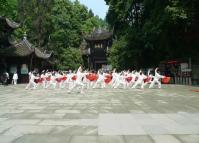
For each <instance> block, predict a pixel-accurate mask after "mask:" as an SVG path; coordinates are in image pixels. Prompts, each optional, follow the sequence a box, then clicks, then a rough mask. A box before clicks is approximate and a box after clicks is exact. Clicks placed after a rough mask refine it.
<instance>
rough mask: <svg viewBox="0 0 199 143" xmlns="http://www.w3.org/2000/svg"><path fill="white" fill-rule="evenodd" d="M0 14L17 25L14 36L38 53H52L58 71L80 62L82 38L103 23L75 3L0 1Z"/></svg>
mask: <svg viewBox="0 0 199 143" xmlns="http://www.w3.org/2000/svg"><path fill="white" fill-rule="evenodd" d="M0 13H1V14H0V15H2V16H5V17H8V18H11V19H13V20H15V21H17V22H19V23H20V24H21V27H20V28H19V29H17V30H16V32H15V35H16V37H17V38H19V39H21V38H22V37H23V34H24V32H26V33H27V35H28V40H29V41H30V42H31V43H33V44H34V45H35V46H37V47H39V48H42V50H50V51H53V55H54V57H55V59H56V61H57V63H58V64H56V66H57V68H59V69H75V68H77V67H78V66H79V65H80V64H81V63H83V62H82V56H81V53H80V49H79V47H80V44H81V42H82V41H83V36H84V35H85V34H87V33H90V32H91V31H92V30H93V29H94V28H95V27H103V26H105V25H106V22H105V21H104V20H102V19H100V18H99V17H98V16H95V15H94V14H93V12H92V10H89V9H88V8H87V7H86V6H84V5H82V4H80V3H79V1H78V0H75V1H70V0H42V1H38V0H31V1H27V0H1V2H0Z"/></svg>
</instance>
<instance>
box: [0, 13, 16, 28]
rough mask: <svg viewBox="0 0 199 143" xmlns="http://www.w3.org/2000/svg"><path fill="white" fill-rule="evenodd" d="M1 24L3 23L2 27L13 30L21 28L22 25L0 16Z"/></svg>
mask: <svg viewBox="0 0 199 143" xmlns="http://www.w3.org/2000/svg"><path fill="white" fill-rule="evenodd" d="M0 22H1V24H2V25H4V26H8V27H10V28H12V29H16V28H18V27H19V26H20V24H18V23H16V22H14V21H12V20H10V19H8V18H5V17H2V16H0Z"/></svg>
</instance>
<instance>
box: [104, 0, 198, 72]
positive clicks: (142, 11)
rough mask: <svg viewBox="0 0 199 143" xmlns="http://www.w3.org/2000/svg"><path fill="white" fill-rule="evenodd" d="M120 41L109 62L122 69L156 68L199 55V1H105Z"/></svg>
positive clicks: (108, 15)
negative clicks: (166, 61) (162, 62)
mask: <svg viewBox="0 0 199 143" xmlns="http://www.w3.org/2000/svg"><path fill="white" fill-rule="evenodd" d="M105 1H106V3H107V4H108V5H109V11H108V14H107V17H106V19H107V21H108V23H109V24H110V25H111V26H112V27H114V30H115V35H116V40H115V43H114V44H113V47H112V49H111V51H110V58H109V61H110V63H111V64H112V65H114V66H115V67H118V68H132V67H150V66H156V65H157V64H158V63H159V62H160V61H162V60H169V59H178V58H188V57H191V58H192V59H196V58H197V57H198V56H199V50H198V49H199V48H198V46H199V34H198V32H199V28H198V26H197V25H198V24H199V21H198V19H199V11H198V8H199V1H196V0H161V1H157V0H105Z"/></svg>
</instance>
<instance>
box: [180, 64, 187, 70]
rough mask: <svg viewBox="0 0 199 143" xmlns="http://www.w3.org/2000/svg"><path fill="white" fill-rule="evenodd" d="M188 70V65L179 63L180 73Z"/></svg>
mask: <svg viewBox="0 0 199 143" xmlns="http://www.w3.org/2000/svg"><path fill="white" fill-rule="evenodd" d="M188 68H189V65H188V63H181V64H180V69H181V71H183V70H186V69H188Z"/></svg>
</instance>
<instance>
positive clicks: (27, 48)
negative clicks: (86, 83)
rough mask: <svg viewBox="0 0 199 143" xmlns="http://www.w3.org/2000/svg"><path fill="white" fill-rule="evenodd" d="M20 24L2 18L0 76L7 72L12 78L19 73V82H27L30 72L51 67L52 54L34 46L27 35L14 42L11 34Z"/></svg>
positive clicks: (0, 20) (0, 30)
mask: <svg viewBox="0 0 199 143" xmlns="http://www.w3.org/2000/svg"><path fill="white" fill-rule="evenodd" d="M18 27H19V24H17V23H15V22H13V21H11V20H9V19H7V18H4V17H0V74H1V73H3V72H5V71H7V72H8V73H9V74H10V76H12V74H13V73H15V72H17V73H18V75H19V82H27V80H28V73H29V71H30V70H38V71H40V70H43V69H45V68H48V66H49V62H48V60H49V58H50V57H51V53H48V52H46V51H41V50H40V48H37V47H35V46H34V45H32V44H31V43H30V42H29V41H28V40H27V36H26V34H25V35H24V37H23V39H22V40H21V41H16V40H13V39H14V38H11V34H12V33H13V31H14V30H15V29H16V28H18Z"/></svg>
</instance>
